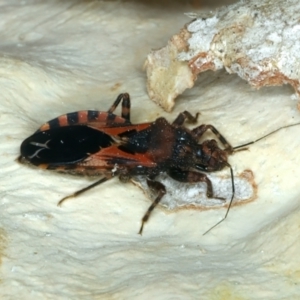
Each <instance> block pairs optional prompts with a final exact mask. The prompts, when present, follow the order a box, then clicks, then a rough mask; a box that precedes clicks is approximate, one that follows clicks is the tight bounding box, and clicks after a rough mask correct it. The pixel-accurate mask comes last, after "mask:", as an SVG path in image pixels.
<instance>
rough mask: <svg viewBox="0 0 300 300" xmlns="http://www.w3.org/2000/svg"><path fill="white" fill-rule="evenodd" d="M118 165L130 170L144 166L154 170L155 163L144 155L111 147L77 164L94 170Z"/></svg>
mask: <svg viewBox="0 0 300 300" xmlns="http://www.w3.org/2000/svg"><path fill="white" fill-rule="evenodd" d="M115 164H118V166H119V168H120V169H122V167H123V168H127V167H128V168H131V167H136V166H144V167H149V168H154V167H155V166H156V163H155V162H153V161H152V160H151V159H150V158H149V157H148V156H147V155H146V154H141V153H136V154H130V153H127V152H124V151H122V150H120V149H119V148H118V145H113V146H110V147H107V148H103V149H101V150H100V151H99V152H97V153H95V154H93V155H90V156H89V157H88V158H86V159H85V160H84V161H83V162H80V163H78V165H80V166H91V167H95V168H103V169H107V168H109V167H110V168H113V167H114V165H115Z"/></svg>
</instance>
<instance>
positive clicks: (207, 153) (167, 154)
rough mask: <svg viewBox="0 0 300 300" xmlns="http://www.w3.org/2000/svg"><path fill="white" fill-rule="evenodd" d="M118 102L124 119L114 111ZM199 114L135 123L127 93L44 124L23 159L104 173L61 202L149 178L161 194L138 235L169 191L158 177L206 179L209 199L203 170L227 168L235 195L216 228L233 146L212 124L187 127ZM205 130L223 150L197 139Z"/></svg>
mask: <svg viewBox="0 0 300 300" xmlns="http://www.w3.org/2000/svg"><path fill="white" fill-rule="evenodd" d="M120 102H122V114H121V117H120V116H117V115H115V114H113V112H114V111H115V109H116V107H117V106H118V105H119V103H120ZM197 117H198V114H196V116H195V117H194V116H192V115H191V114H190V113H189V112H187V111H184V112H182V113H180V114H179V115H178V117H177V118H176V119H175V120H174V121H173V123H169V122H168V121H167V120H166V119H165V118H158V119H157V120H155V121H154V122H151V123H142V124H131V122H130V97H129V94H127V93H124V94H120V95H119V96H118V97H117V99H116V100H115V102H114V104H113V105H112V106H111V108H110V109H109V110H108V111H107V112H102V111H94V110H88V111H79V112H74V113H68V114H65V115H62V116H60V117H58V118H56V119H53V120H51V121H49V122H47V123H45V124H44V125H42V126H41V127H40V128H39V129H38V130H37V131H36V132H35V133H34V134H33V135H31V136H30V137H28V138H27V139H25V140H24V141H23V143H22V144H21V155H20V157H19V161H20V162H22V163H30V164H33V165H35V166H38V167H41V168H44V169H50V170H58V171H60V172H66V173H72V174H79V175H90V176H101V179H100V180H98V181H97V182H95V183H93V184H92V185H90V186H88V187H86V188H84V189H82V190H79V191H77V192H75V193H74V194H72V195H70V196H67V197H65V198H63V199H62V200H60V202H59V203H58V205H61V204H62V203H63V202H64V201H65V200H66V199H68V198H71V197H75V196H77V195H79V194H81V193H83V192H85V191H86V190H89V189H91V188H93V187H95V186H97V185H99V184H101V183H103V182H105V181H107V180H108V179H110V178H112V177H114V176H119V178H120V179H121V180H122V181H127V180H128V179H129V178H131V177H132V176H136V175H143V176H146V177H147V184H148V186H149V187H150V188H151V189H154V190H155V191H156V192H157V197H156V199H155V200H154V201H153V203H152V204H151V205H150V207H149V208H148V210H147V212H146V213H145V215H144V216H143V218H142V224H141V227H140V230H139V233H140V234H142V231H143V226H144V223H145V222H147V220H148V219H149V216H150V214H151V212H152V210H153V209H154V208H155V206H156V205H157V204H158V203H159V202H160V200H161V199H162V197H163V196H164V195H165V193H166V192H167V191H166V189H165V187H164V185H163V184H162V183H160V182H158V181H156V180H155V178H156V176H157V175H159V174H160V173H162V172H166V173H167V174H168V175H169V176H170V177H172V178H173V179H175V180H177V181H180V182H189V183H192V182H205V183H206V185H207V192H206V194H207V197H208V198H213V197H214V194H213V187H212V184H211V181H210V179H209V178H208V177H207V175H206V174H205V173H207V172H214V171H219V170H222V169H223V168H225V167H229V168H230V171H231V179H232V197H231V200H230V204H229V207H228V209H227V212H226V215H225V217H224V218H223V219H222V220H221V221H220V222H218V223H217V224H216V225H215V226H217V225H218V224H219V223H221V222H222V221H223V220H224V219H225V218H226V217H227V214H228V212H229V208H230V206H231V203H232V200H233V197H234V179H233V172H232V168H231V166H230V165H229V163H228V162H227V157H228V155H230V154H232V153H233V151H234V148H233V147H232V146H231V145H230V144H229V143H228V142H227V141H226V139H225V138H224V137H223V136H222V135H221V134H220V133H219V132H218V130H217V129H216V128H215V127H213V126H212V125H200V126H198V127H196V128H194V129H192V130H189V129H187V128H186V127H185V126H184V122H185V121H187V122H190V123H196V122H197ZM207 130H211V131H212V132H213V133H214V134H215V135H216V137H217V138H218V139H219V141H220V142H221V144H222V145H223V146H224V149H221V148H219V146H218V144H217V142H216V140H214V139H211V140H205V141H204V142H202V143H199V139H200V138H201V137H202V135H203V134H204V133H205V132H206V131H207ZM251 143H253V142H251ZM251 143H249V144H251ZM247 145H248V144H245V145H243V147H244V146H247ZM236 148H239V147H236ZM215 226H213V227H215ZM213 227H212V228H213ZM212 228H211V229H212ZM211 229H209V230H211Z"/></svg>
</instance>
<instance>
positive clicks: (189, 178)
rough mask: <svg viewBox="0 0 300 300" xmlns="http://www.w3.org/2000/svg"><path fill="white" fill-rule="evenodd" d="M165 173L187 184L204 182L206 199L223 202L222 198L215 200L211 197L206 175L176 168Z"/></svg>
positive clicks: (209, 182)
mask: <svg viewBox="0 0 300 300" xmlns="http://www.w3.org/2000/svg"><path fill="white" fill-rule="evenodd" d="M167 173H168V175H169V176H170V177H171V178H173V179H174V180H177V181H179V182H189V183H196V182H205V183H206V185H207V190H206V196H207V198H216V199H221V200H224V199H223V198H217V197H214V196H213V188H212V183H211V181H210V179H209V178H208V177H207V175H206V174H203V173H199V172H193V171H183V170H181V169H177V168H171V169H169V170H168V171H167Z"/></svg>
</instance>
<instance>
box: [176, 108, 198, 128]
mask: <svg viewBox="0 0 300 300" xmlns="http://www.w3.org/2000/svg"><path fill="white" fill-rule="evenodd" d="M198 116H199V113H196V115H195V117H194V116H192V114H191V113H189V112H188V111H186V110H185V111H184V112H181V113H180V114H179V115H178V116H177V118H176V119H175V120H174V121H173V123H172V125H178V126H180V125H182V124H183V123H184V121H186V120H187V121H188V123H191V124H195V123H197V119H198Z"/></svg>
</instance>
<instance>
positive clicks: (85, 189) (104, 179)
mask: <svg viewBox="0 0 300 300" xmlns="http://www.w3.org/2000/svg"><path fill="white" fill-rule="evenodd" d="M108 179H110V177H104V178H101V179H100V180H98V181H96V182H94V183H93V184H91V185H89V186H87V187H85V188H83V189H81V190H79V191H76V192H75V193H73V194H71V195H69V196H67V197H64V198H62V199H61V200H60V201H59V202H58V203H57V206H61V205H62V203H63V202H65V201H66V200H68V199H70V198H74V197H77V196H78V195H80V194H82V193H84V192H86V191H88V190H90V189H92V188H93V187H95V186H97V185H99V184H101V183H103V182H105V181H107V180H108Z"/></svg>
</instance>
